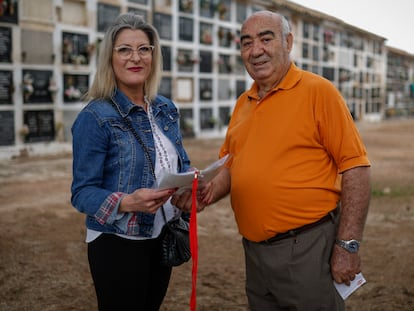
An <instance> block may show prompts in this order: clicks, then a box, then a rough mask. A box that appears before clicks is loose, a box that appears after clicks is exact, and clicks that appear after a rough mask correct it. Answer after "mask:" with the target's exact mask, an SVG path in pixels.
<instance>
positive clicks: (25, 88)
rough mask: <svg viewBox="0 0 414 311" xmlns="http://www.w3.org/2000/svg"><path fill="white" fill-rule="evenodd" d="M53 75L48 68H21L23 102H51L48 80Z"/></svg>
mask: <svg viewBox="0 0 414 311" xmlns="http://www.w3.org/2000/svg"><path fill="white" fill-rule="evenodd" d="M52 76H53V71H50V70H23V81H22V92H23V102H24V103H25V104H34V103H36V104H38V103H41V104H44V103H46V104H47V103H51V102H53V100H52V96H51V93H50V91H49V82H50V80H51V78H52Z"/></svg>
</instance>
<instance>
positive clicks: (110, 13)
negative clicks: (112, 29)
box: [98, 3, 121, 32]
mask: <svg viewBox="0 0 414 311" xmlns="http://www.w3.org/2000/svg"><path fill="white" fill-rule="evenodd" d="M120 13H121V8H120V7H119V6H114V5H109V4H103V3H98V31H99V32H105V31H106V28H107V27H108V26H109V25H111V24H112V22H113V21H114V20H115V19H116V18H117V17H118V15H119V14H120Z"/></svg>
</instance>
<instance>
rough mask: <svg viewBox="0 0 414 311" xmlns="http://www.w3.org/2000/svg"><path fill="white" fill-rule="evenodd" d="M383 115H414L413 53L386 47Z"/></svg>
mask: <svg viewBox="0 0 414 311" xmlns="http://www.w3.org/2000/svg"><path fill="white" fill-rule="evenodd" d="M387 50H388V51H387V82H386V85H387V90H386V96H387V100H386V105H385V117H387V118H391V117H406V116H414V55H412V54H408V53H407V52H404V51H401V50H399V49H396V48H392V47H388V48H387Z"/></svg>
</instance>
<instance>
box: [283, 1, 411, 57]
mask: <svg viewBox="0 0 414 311" xmlns="http://www.w3.org/2000/svg"><path fill="white" fill-rule="evenodd" d="M290 1H291V2H295V3H297V4H300V5H302V6H305V7H308V8H310V9H313V10H316V11H319V12H322V13H325V14H329V15H332V16H334V17H336V18H339V19H341V20H343V21H344V22H345V23H347V24H351V25H353V26H356V27H358V28H361V29H363V30H366V31H369V32H372V33H374V34H376V35H379V36H381V37H384V38H386V39H387V40H386V45H388V46H391V47H393V48H397V49H400V50H403V51H406V52H408V53H410V54H414V33H413V32H414V0H290Z"/></svg>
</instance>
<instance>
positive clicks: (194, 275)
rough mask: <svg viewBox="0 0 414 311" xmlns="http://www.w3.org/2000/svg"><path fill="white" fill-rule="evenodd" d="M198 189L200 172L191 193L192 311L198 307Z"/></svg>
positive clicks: (195, 178) (196, 173)
mask: <svg viewBox="0 0 414 311" xmlns="http://www.w3.org/2000/svg"><path fill="white" fill-rule="evenodd" d="M197 188H198V171H195V173H194V179H193V187H192V191H191V199H192V201H191V216H190V250H191V258H192V262H193V270H192V272H191V276H192V281H193V282H192V288H191V298H190V310H191V311H195V310H196V307H197V303H196V299H197V295H196V287H197V269H198V238H197Z"/></svg>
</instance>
